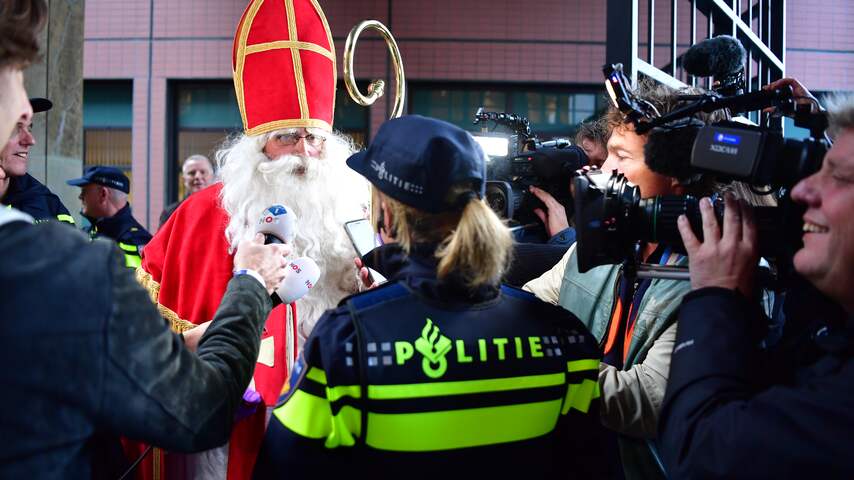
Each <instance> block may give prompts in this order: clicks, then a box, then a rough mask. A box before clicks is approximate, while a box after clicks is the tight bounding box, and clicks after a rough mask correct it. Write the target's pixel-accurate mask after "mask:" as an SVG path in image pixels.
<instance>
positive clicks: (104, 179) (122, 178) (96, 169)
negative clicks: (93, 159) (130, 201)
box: [65, 165, 130, 193]
mask: <svg viewBox="0 0 854 480" xmlns="http://www.w3.org/2000/svg"><path fill="white" fill-rule="evenodd" d="M65 183H67V184H69V185H74V186H77V187H81V186H83V185H88V184H90V183H97V184H98V185H103V186H105V187H110V188H115V189H116V190H121V191H123V192H125V193H130V180H128V177H127V176H126V175H125V174H124V172H122V171H121V170H119V169H118V168H116V167H103V166H100V165H98V166H92V167H86V170H84V171H83V176H82V177H80V178H72V179H71V180H67V181H66V182H65Z"/></svg>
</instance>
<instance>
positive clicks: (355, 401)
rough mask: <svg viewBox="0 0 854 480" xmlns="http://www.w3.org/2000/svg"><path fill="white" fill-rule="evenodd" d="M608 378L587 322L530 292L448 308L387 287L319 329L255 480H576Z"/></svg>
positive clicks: (348, 305) (274, 422)
mask: <svg viewBox="0 0 854 480" xmlns="http://www.w3.org/2000/svg"><path fill="white" fill-rule="evenodd" d="M598 366H599V353H598V348H597V344H596V341H595V340H594V339H593V338H592V336H591V335H590V334H589V332H588V331H587V330H586V329H585V328H584V326H582V324H581V323H580V322H579V321H578V319H577V318H575V317H574V316H573V315H572V314H571V313H569V312H567V311H566V310H563V309H561V308H559V307H555V306H553V305H548V304H546V303H544V302H541V301H540V300H538V299H536V298H535V297H534V296H533V295H530V294H529V293H527V292H523V291H521V290H517V289H513V288H509V287H502V288H501V292H500V295H499V296H498V297H497V298H495V299H493V300H489V301H486V302H483V303H479V304H474V305H443V304H441V303H439V302H434V301H430V300H427V299H425V298H423V297H421V296H419V295H417V294H416V293H415V292H413V291H412V290H411V289H410V287H409V286H407V285H405V284H403V283H399V282H398V283H393V284H391V285H387V286H383V287H380V288H378V289H375V290H372V291H370V292H366V293H363V294H360V295H356V296H353V297H350V298H349V299H348V300H346V301H345V302H343V303H342V306H341V307H339V308H338V309H337V310H335V311H334V312H332V313H331V314H327V315H326V316H324V318H322V319H321V320H320V322H319V323H318V324H317V326H316V327H315V330H314V332H313V333H312V336H311V338H309V340H308V341H307V343H306V346H305V349H304V351H303V356H302V357H301V361H300V362H298V365H297V367H296V368H295V372H294V375H293V376H292V378H294V379H295V380H294V383H293V384H292V386H291V390H290V391H289V392H288V393H287V395H286V396H285V397H284V399H283V400H282V401H281V402H280V404H279V406H278V407H277V408H276V409H275V410H274V412H273V417H272V419H271V422H270V427H269V428H268V433H267V437H266V440H265V444H264V447H263V448H262V452H261V455H260V456H259V460H258V464H257V466H256V477H258V478H268V477H271V476H275V475H279V474H284V473H288V474H291V475H293V474H294V473H295V472H297V471H299V470H311V471H313V472H315V473H317V472H318V470H316V468H322V469H323V470H322V471H324V473H326V474H331V472H334V471H335V470H341V471H342V472H344V471H347V469H349V468H355V467H370V468H369V471H370V472H373V473H372V475H373V474H376V473H381V474H380V476H383V477H386V476H391V475H392V474H396V473H394V472H399V473H401V474H412V473H413V472H418V471H419V469H421V468H424V469H437V468H439V467H443V468H463V466H465V467H466V468H475V470H474V471H481V472H482V471H483V469H492V470H496V471H501V470H502V468H503V467H502V466H503V465H509V463H507V462H511V463H512V462H515V465H516V466H517V467H518V466H519V465H529V466H530V470H531V471H538V470H540V471H555V470H558V467H559V466H560V467H565V468H566V470H565V471H566V472H568V471H570V470H571V467H570V466H569V464H568V463H566V462H567V461H568V460H571V459H574V458H576V455H578V456H579V457H581V458H578V459H576V462H585V461H588V460H591V461H592V459H588V458H583V457H582V454H583V452H582V451H581V450H582V449H583V448H585V444H588V445H589V444H590V443H591V442H590V438H589V436H590V435H593V432H592V431H591V429H598V428H599V419H598V413H596V412H598V410H591V405H592V404H595V403H596V402H594V400H595V399H596V398H598V396H599V387H598V382H597V374H598ZM578 465H579V464H576V467H578ZM330 469H331V470H330ZM582 470H583V469H582ZM425 471H426V470H421V473H422V474H423V473H424V472H425ZM430 471H433V470H430ZM407 472H408V473H407ZM457 473H460V471H458V472H457ZM505 473H506V471H505ZM418 476H419V477H420V475H418Z"/></svg>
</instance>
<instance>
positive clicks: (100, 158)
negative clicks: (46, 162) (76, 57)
mask: <svg viewBox="0 0 854 480" xmlns="http://www.w3.org/2000/svg"><path fill="white" fill-rule="evenodd" d="M132 123H133V83H132V82H131V81H129V80H120V81H100V80H85V81H84V82H83V165H84V167H88V166H91V165H106V166H111V167H118V168H120V169H122V171H124V172H125V175H127V176H128V178H130V180H131V185H133V172H132V170H131V125H132Z"/></svg>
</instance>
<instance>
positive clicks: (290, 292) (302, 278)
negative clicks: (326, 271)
mask: <svg viewBox="0 0 854 480" xmlns="http://www.w3.org/2000/svg"><path fill="white" fill-rule="evenodd" d="M287 270H288V273H287V274H286V275H285V279H284V280H282V283H281V284H280V285H279V288H277V289H276V291H275V292H274V293H273V295H272V296H273V303H274V304H277V303H278V302H281V303H293V302H295V301H297V300H299V299H300V298H302V297H304V296H305V295H306V294H307V293H308V292H309V290H311V289H312V288H314V286H315V285H316V284H317V280H318V279H319V278H320V267H318V266H317V263H316V262H315V261H314V260H312V259H310V258H308V257H299V258H296V259H294V260H293V261H291V263H290V265H288V266H287Z"/></svg>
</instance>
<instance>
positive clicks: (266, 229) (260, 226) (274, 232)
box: [255, 205, 296, 245]
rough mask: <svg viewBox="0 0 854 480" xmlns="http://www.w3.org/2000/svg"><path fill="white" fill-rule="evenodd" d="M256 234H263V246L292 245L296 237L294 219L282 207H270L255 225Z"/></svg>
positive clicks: (286, 209)
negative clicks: (271, 244)
mask: <svg viewBox="0 0 854 480" xmlns="http://www.w3.org/2000/svg"><path fill="white" fill-rule="evenodd" d="M255 232H256V233H263V234H264V244H265V245H267V244H270V243H292V242H293V240H294V237H295V236H296V218H295V216H294V214H293V213H292V212H290V211H289V210H288V208H287V207H285V206H284V205H271V206H270V207H269V208H267V209H266V210H264V212H263V213H262V214H261V219H260V220H259V221H258V223H257V224H256V225H255Z"/></svg>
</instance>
